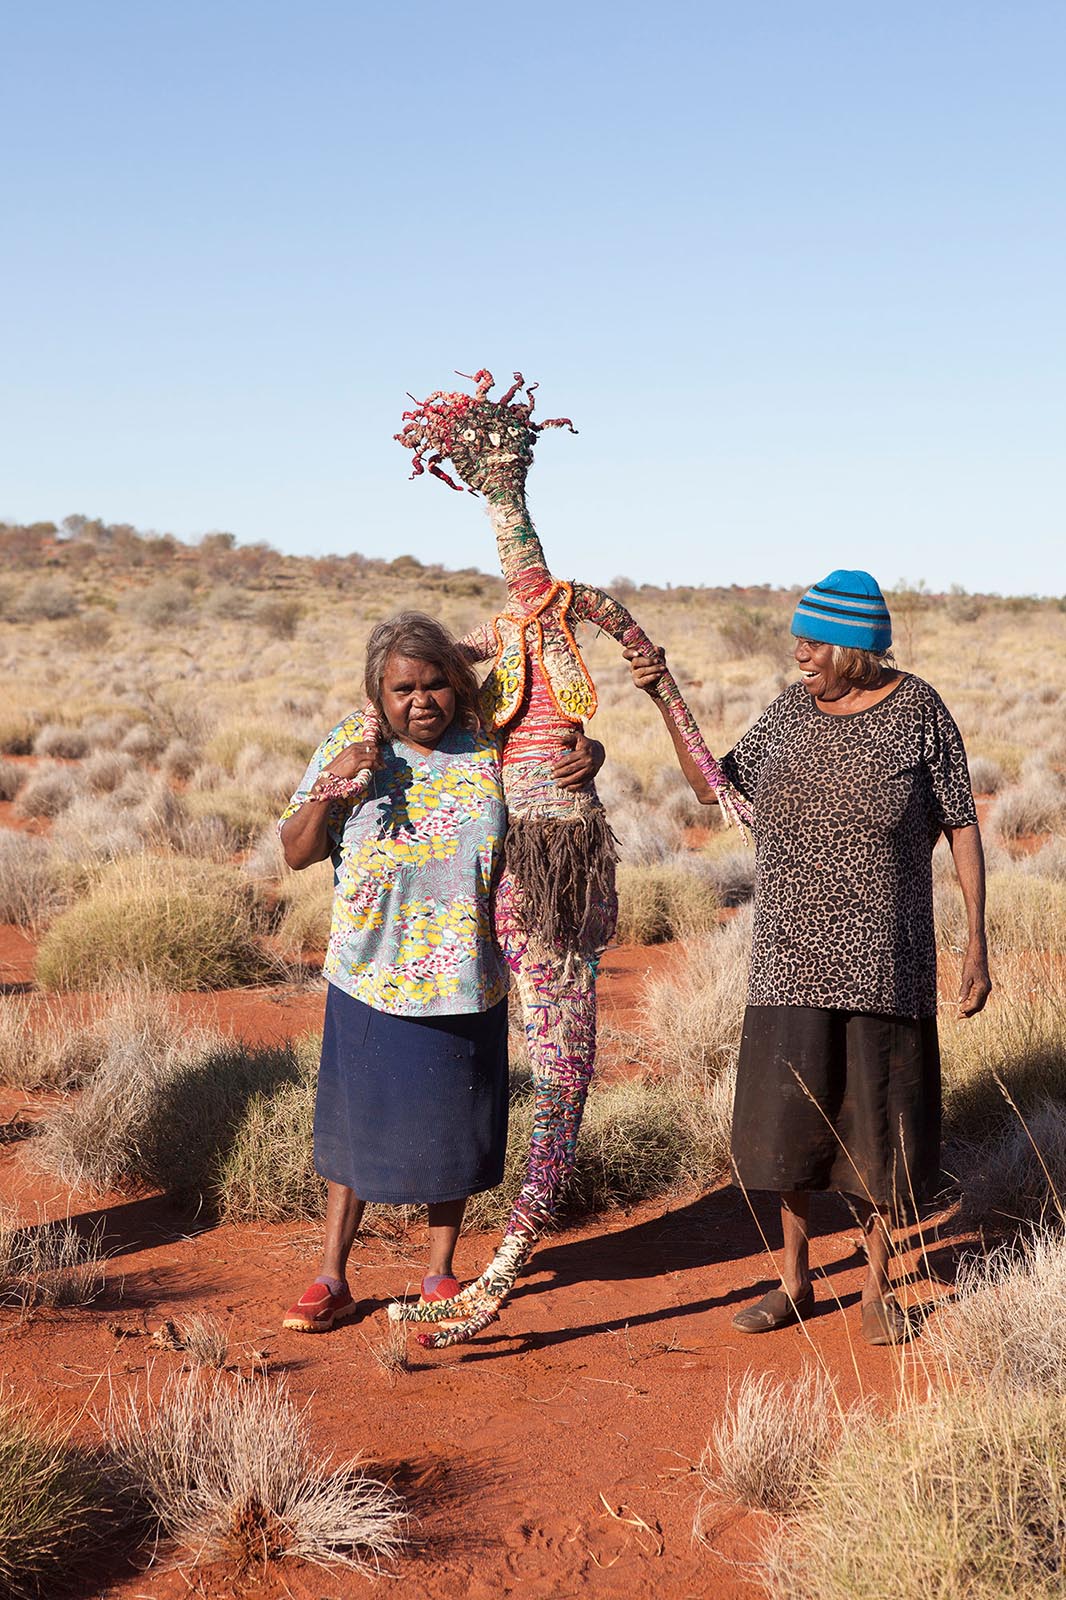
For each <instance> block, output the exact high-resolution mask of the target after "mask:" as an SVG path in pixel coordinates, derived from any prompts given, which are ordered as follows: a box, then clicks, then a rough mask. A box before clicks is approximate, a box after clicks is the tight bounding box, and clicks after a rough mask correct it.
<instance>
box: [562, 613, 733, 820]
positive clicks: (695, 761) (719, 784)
mask: <svg viewBox="0 0 1066 1600" xmlns="http://www.w3.org/2000/svg"><path fill="white" fill-rule="evenodd" d="M573 615H574V620H575V621H577V622H591V623H592V624H593V625H594V626H595V627H597V628H602V629H603V631H604V633H609V634H610V636H611V638H612V639H617V640H618V643H619V644H620V645H621V646H622V648H623V649H624V650H634V651H636V652H637V653H638V654H640V655H652V654H654V652H655V646H654V645H653V644H652V642H651V640H650V639H649V638H648V635H647V634H646V633H645V632H644V629H643V628H642V627H641V626H640V624H639V623H638V622H637V620H636V618H635V617H634V616H633V614H632V612H630V611H629V610H627V608H626V607H625V606H624V605H622V604H621V602H620V601H618V600H616V599H615V598H614V596H613V595H609V594H606V593H605V592H604V591H603V590H602V589H593V588H592V587H591V586H590V585H589V584H585V583H575V584H574V600H573ZM651 693H652V695H653V697H654V698H655V699H656V700H658V701H660V702H661V709H662V713H663V716H664V717H665V718H668V719H669V723H670V733H671V738H672V739H673V741H674V744H675V747H676V748H677V751H678V754H679V756H680V754H681V752H682V750H684V751H685V753H686V754H687V756H688V758H689V761H690V762H691V763H692V766H693V768H694V769H695V771H696V772H697V773H698V774H699V775H700V777H702V779H703V781H704V782H705V783H706V785H707V788H708V790H709V791H711V792H713V794H714V796H715V798H716V799H717V800H718V804H719V805H720V806H721V808H722V814H723V815H724V816H725V817H726V819H727V820H728V821H729V822H733V823H736V824H737V825H738V826H746V825H748V824H750V823H751V821H752V812H751V807H750V806H749V804H748V802H747V801H746V800H745V799H744V798H743V796H742V795H740V794H738V793H737V791H736V790H735V789H734V788H733V786H732V784H731V783H730V782H729V780H728V779H727V778H726V776H725V773H724V772H723V771H722V769H721V767H720V766H719V765H718V763H717V761H716V760H715V759H714V757H713V756H712V755H711V752H710V751H709V750H708V748H707V746H706V744H705V743H704V741H703V735H702V734H701V733H700V730H699V728H698V727H697V726H696V721H695V718H694V717H693V715H692V712H691V711H690V710H689V708H688V706H687V705H686V704H685V697H684V695H683V694H682V693H681V690H680V689H679V688H678V686H677V680H676V679H675V678H674V675H673V673H672V672H671V671H670V670H669V668H667V670H666V671H665V672H664V673H663V675H662V677H661V678H660V679H659V681H658V683H657V684H656V685H655V688H654V689H653V690H652V691H651ZM675 730H676V731H675ZM682 765H683V766H684V765H685V764H684V763H683V764H682ZM685 770H686V776H688V777H689V781H690V783H691V782H693V779H692V776H691V774H690V773H689V772H688V769H687V767H686V769H685ZM693 787H694V788H695V784H694V783H693ZM697 792H698V791H697ZM701 798H703V797H702V796H701Z"/></svg>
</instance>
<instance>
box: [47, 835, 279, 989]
mask: <svg viewBox="0 0 1066 1600" xmlns="http://www.w3.org/2000/svg"><path fill="white" fill-rule="evenodd" d="M262 926H263V919H262V913H261V909H260V907H259V903H258V902H257V901H256V898H255V895H254V890H253V888H252V886H251V885H250V884H249V883H248V881H247V879H244V878H242V877H241V874H240V873H239V872H237V871H235V870H234V869H232V868H228V867H223V866H215V865H210V864H208V863H206V862H197V861H185V860H179V859H177V858H164V857H150V858H149V857H145V858H142V859H135V860H130V861H116V862H114V863H113V864H112V865H111V866H109V867H106V868H105V869H104V871H103V872H102V873H101V874H100V876H99V878H98V880H97V883H96V886H95V887H94V888H93V889H92V890H91V891H90V892H89V894H88V895H86V897H85V898H84V899H83V900H80V901H78V902H77V903H76V904H75V905H73V906H71V908H70V909H69V910H68V911H65V912H64V913H63V914H62V915H61V916H59V917H57V918H56V920H55V921H54V922H53V923H52V926H51V927H50V928H49V930H48V932H47V934H46V935H45V937H44V939H43V941H42V943H41V947H40V950H39V952H38V957H37V981H38V983H39V984H40V985H41V987H42V988H43V989H49V990H57V989H100V988H107V987H108V986H109V985H110V984H112V983H114V982H115V981H116V980H118V979H120V978H124V977H125V978H128V977H129V976H130V975H132V974H139V975H141V976H143V977H144V978H145V979H147V980H148V981H150V982H152V983H154V984H156V985H157V986H158V987H160V988H163V989H225V988H232V987H235V986H238V985H240V984H245V983H254V982H256V981H258V980H262V979H264V978H265V977H266V976H267V975H268V974H269V973H270V972H271V971H272V970H274V969H273V967H272V964H271V962H270V960H269V959H268V958H267V957H266V955H264V953H263V951H262V949H261V948H260V946H259V944H258V943H257V942H256V939H257V934H258V933H259V932H260V931H261V929H262Z"/></svg>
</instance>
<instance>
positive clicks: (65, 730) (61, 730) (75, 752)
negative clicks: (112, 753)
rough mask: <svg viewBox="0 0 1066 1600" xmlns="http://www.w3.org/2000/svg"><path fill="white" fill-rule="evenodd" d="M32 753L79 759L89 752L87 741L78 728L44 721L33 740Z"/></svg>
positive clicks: (73, 759)
mask: <svg viewBox="0 0 1066 1600" xmlns="http://www.w3.org/2000/svg"><path fill="white" fill-rule="evenodd" d="M33 753H34V755H37V756H60V757H65V758H66V759H67V760H72V761H80V759H81V758H82V756H85V755H88V753H89V741H88V739H87V738H86V737H85V734H84V733H83V732H82V731H81V729H80V728H70V727H67V726H66V725H65V724H64V723H62V722H46V723H45V725H44V727H43V728H42V729H41V730H40V732H39V733H38V735H37V737H36V738H35V739H34V741H33Z"/></svg>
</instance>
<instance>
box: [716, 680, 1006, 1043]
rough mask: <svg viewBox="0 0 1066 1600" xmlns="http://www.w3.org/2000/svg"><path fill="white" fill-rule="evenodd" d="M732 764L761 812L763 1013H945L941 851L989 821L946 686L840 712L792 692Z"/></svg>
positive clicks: (752, 983)
mask: <svg viewBox="0 0 1066 1600" xmlns="http://www.w3.org/2000/svg"><path fill="white" fill-rule="evenodd" d="M722 766H723V769H724V771H725V773H726V776H727V777H728V778H729V779H730V781H731V782H732V783H734V784H736V786H737V788H738V789H740V790H741V791H742V793H744V794H745V795H747V796H748V798H749V799H751V800H752V801H753V802H754V805H755V818H756V820H755V863H756V865H755V926H754V933H753V938H752V953H751V975H750V980H749V987H748V1003H749V1005H759V1006H823V1007H828V1008H831V1009H839V1010H843V1011H868V1012H877V1013H882V1014H887V1015H890V1016H899V1017H924V1016H935V1014H936V944H935V940H934V936H933V877H932V866H931V857H932V850H933V846H934V844H935V843H936V841H937V839H938V837H939V836H940V832H941V830H942V828H943V827H944V826H945V825H946V826H949V827H952V828H963V827H966V826H967V825H969V824H971V823H975V822H976V821H977V812H976V810H975V808H974V803H973V794H972V791H971V789H970V777H969V772H968V770H967V766H966V752H965V750H964V749H963V744H962V738H961V736H960V734H959V730H958V728H957V727H956V726H955V723H954V721H953V720H952V717H951V714H950V712H949V711H948V709H947V707H946V706H945V705H944V702H943V701H942V700H941V698H940V696H939V695H938V694H937V692H936V690H935V689H932V688H930V686H929V684H927V683H923V681H922V680H921V678H915V677H912V676H910V675H904V677H903V678H902V679H901V681H900V683H899V684H898V685H897V687H896V688H895V689H893V690H892V692H891V694H889V695H887V696H886V697H885V699H884V700H879V701H878V702H877V703H876V704H875V705H872V706H869V707H868V708H867V709H866V710H865V711H856V712H853V713H851V714H850V715H846V716H833V715H832V714H831V713H830V712H826V711H821V710H820V709H819V708H818V706H817V705H816V704H815V700H814V697H813V695H811V694H809V693H808V692H807V690H806V689H805V688H804V687H803V685H802V684H799V683H795V684H791V685H790V686H789V688H787V689H785V690H784V692H783V693H782V694H779V695H778V697H777V699H776V700H775V701H774V702H773V704H772V705H770V706H768V707H767V709H766V710H765V711H764V712H763V714H762V716H761V717H760V718H759V720H758V721H757V722H756V723H755V724H754V726H753V727H752V728H750V729H749V730H748V732H747V733H746V734H744V736H743V738H742V739H740V741H739V742H738V743H737V744H736V746H735V747H734V748H733V749H732V750H731V751H730V753H729V754H728V755H727V756H726V757H725V759H724V760H723V762H722Z"/></svg>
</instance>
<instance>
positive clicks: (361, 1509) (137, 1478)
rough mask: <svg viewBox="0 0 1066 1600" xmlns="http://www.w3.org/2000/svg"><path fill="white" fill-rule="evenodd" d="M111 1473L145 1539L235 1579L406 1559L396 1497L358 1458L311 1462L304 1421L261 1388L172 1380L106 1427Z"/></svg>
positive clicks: (364, 1567) (363, 1567)
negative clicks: (236, 1574)
mask: <svg viewBox="0 0 1066 1600" xmlns="http://www.w3.org/2000/svg"><path fill="white" fill-rule="evenodd" d="M107 1432H108V1434H109V1436H110V1438H111V1439H112V1446H111V1450H112V1461H113V1466H112V1473H113V1477H114V1481H115V1485H116V1488H117V1490H118V1493H119V1495H120V1496H121V1498H122V1499H123V1500H124V1501H125V1502H126V1504H127V1505H128V1506H129V1507H130V1508H131V1509H132V1510H133V1511H134V1513H135V1514H139V1515H140V1517H141V1518H142V1520H143V1521H144V1523H145V1525H146V1528H147V1531H148V1533H149V1536H150V1537H160V1536H161V1537H163V1538H164V1539H168V1540H173V1541H174V1543H175V1544H177V1545H178V1546H179V1547H180V1548H182V1549H183V1550H186V1551H189V1552H191V1553H192V1554H193V1555H194V1556H195V1557H197V1558H202V1557H218V1556H221V1557H228V1558H229V1559H231V1560H234V1561H235V1562H236V1563H237V1565H238V1567H240V1568H242V1569H243V1568H247V1567H251V1566H254V1565H256V1564H265V1563H267V1562H270V1561H278V1560H281V1559H282V1558H283V1557H285V1556H298V1557H299V1558H300V1559H301V1560H304V1561H310V1562H313V1563H315V1564H316V1565H318V1566H328V1565H333V1564H336V1565H342V1566H348V1567H354V1568H356V1569H358V1570H359V1571H361V1572H367V1573H371V1572H374V1571H377V1570H378V1569H379V1567H380V1563H381V1562H382V1561H383V1560H389V1559H390V1558H391V1557H393V1556H395V1555H397V1554H398V1553H399V1551H400V1550H401V1549H402V1548H403V1545H404V1543H405V1539H406V1531H407V1516H406V1513H405V1512H404V1508H403V1503H402V1501H401V1500H400V1497H399V1495H397V1494H396V1492H395V1490H393V1489H391V1488H390V1487H389V1486H388V1485H387V1484H385V1483H383V1482H381V1481H380V1480H379V1479H377V1478H374V1477H372V1476H371V1475H370V1474H369V1473H368V1472H367V1471H366V1470H365V1469H364V1467H363V1466H362V1465H361V1463H360V1462H359V1460H358V1458H356V1459H352V1460H349V1461H346V1462H344V1463H342V1464H341V1465H340V1466H328V1465H326V1464H324V1463H322V1462H320V1461H319V1460H317V1459H316V1458H315V1456H314V1454H313V1453H312V1450H311V1444H310V1437H309V1432H310V1430H309V1427H308V1419H307V1413H306V1411H298V1410H297V1409H296V1407H295V1406H294V1405H293V1403H292V1401H291V1400H290V1399H289V1397H288V1394H287V1393H286V1391H285V1389H284V1388H283V1387H282V1386H281V1385H277V1384H272V1383H269V1382H268V1381H267V1380H265V1379H260V1380H255V1381H253V1382H250V1383H248V1382H245V1383H242V1384H240V1385H239V1386H238V1385H235V1384H234V1383H233V1382H232V1381H231V1380H230V1379H229V1378H228V1377H227V1376H226V1375H224V1374H218V1375H217V1376H215V1377H213V1378H206V1377H204V1376H203V1375H201V1374H200V1373H199V1372H196V1371H193V1372H190V1373H175V1374H174V1375H173V1376H172V1377H171V1378H169V1379H168V1380H167V1381H166V1383H164V1385H163V1387H162V1388H161V1390H160V1391H159V1393H158V1395H157V1396H155V1397H154V1398H152V1399H150V1400H149V1401H147V1402H146V1403H145V1404H143V1405H138V1403H137V1401H136V1400H135V1398H133V1397H132V1396H130V1397H128V1398H127V1401H126V1403H125V1406H122V1405H120V1404H116V1406H115V1408H114V1409H113V1411H112V1412H111V1414H110V1415H109V1416H108V1419H107Z"/></svg>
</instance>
